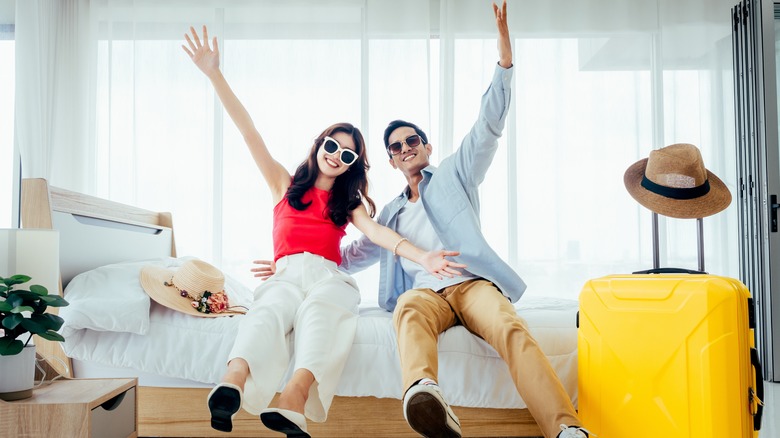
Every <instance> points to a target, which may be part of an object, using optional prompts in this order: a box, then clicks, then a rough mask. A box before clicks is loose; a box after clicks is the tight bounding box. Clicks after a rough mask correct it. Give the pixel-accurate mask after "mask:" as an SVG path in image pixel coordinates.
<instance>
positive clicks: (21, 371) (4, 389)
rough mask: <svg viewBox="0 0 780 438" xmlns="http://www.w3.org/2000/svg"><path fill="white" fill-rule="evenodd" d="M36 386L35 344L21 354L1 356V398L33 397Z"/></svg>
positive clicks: (7, 399) (25, 348) (19, 398)
mask: <svg viewBox="0 0 780 438" xmlns="http://www.w3.org/2000/svg"><path fill="white" fill-rule="evenodd" d="M34 386H35V345H28V346H26V347H24V348H23V349H22V351H21V352H20V353H19V354H14V355H11V356H0V399H1V400H5V401H11V400H21V399H24V398H29V397H32V393H33V387H34Z"/></svg>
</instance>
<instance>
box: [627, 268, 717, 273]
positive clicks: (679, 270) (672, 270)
mask: <svg viewBox="0 0 780 438" xmlns="http://www.w3.org/2000/svg"><path fill="white" fill-rule="evenodd" d="M632 274H706V272H704V271H696V270H694V269H684V268H653V269H646V270H644V271H636V272H632Z"/></svg>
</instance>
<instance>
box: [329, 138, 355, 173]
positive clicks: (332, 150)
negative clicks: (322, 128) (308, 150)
mask: <svg viewBox="0 0 780 438" xmlns="http://www.w3.org/2000/svg"><path fill="white" fill-rule="evenodd" d="M322 148H323V149H325V152H326V153H327V154H329V155H335V154H338V156H339V160H340V161H341V162H342V163H344V164H345V165H347V166H349V165H350V164H352V163H354V162H355V161H357V159H358V155H357V154H356V153H355V151H353V150H352V149H346V148H343V147H341V144H339V142H337V141H336V140H334V139H333V138H332V137H328V136H325V139H323V140H322Z"/></svg>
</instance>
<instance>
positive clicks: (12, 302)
mask: <svg viewBox="0 0 780 438" xmlns="http://www.w3.org/2000/svg"><path fill="white" fill-rule="evenodd" d="M5 302H6V303H8V305H9V306H11V307H18V306H21V305H22V304H23V303H24V298H22V297H20V296H18V295H11V296H10V297H8V298H6V300H5Z"/></svg>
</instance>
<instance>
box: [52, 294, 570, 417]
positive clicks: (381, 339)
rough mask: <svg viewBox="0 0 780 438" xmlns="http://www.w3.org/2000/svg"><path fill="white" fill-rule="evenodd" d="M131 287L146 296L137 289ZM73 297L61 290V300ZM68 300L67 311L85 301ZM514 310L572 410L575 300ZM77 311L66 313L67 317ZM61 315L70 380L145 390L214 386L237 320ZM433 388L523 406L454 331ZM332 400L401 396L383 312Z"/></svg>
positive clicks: (492, 356) (475, 400)
mask: <svg viewBox="0 0 780 438" xmlns="http://www.w3.org/2000/svg"><path fill="white" fill-rule="evenodd" d="M133 287H135V286H134V285H133ZM137 287H138V291H140V293H142V294H144V293H143V290H142V289H140V284H139V285H138V286H137ZM70 288H71V286H70V285H69V289H70ZM72 293H73V291H72V290H71V291H66V298H68V297H69V294H72ZM77 295H78V293H75V294H74V295H73V296H74V297H75V296H77ZM144 295H145V294H144ZM74 301H76V302H75V303H74V302H71V304H72V306H73V305H76V306H78V305H80V304H83V303H87V302H88V301H87V300H78V299H77V300H74ZM69 307H70V306H69ZM516 308H517V309H518V314H519V315H520V316H522V317H523V318H524V319H525V320H526V321H527V323H528V326H529V328H530V330H531V333H532V334H533V336H534V337H535V338H536V340H537V342H538V343H539V345H540V346H541V348H542V350H543V351H544V353H545V354H546V355H547V357H548V358H549V359H550V362H551V364H552V366H553V368H554V369H555V371H556V373H557V374H558V376H559V378H560V379H561V382H562V383H563V386H564V388H565V389H566V391H567V392H568V394H569V395H570V396H571V398H572V401H573V402H574V403H575V406H576V403H577V329H576V323H575V321H576V312H577V308H578V304H577V302H576V301H574V300H564V299H557V298H537V297H532V298H524V299H521V300H520V302H519V303H518V304H517V305H516ZM65 309H69V308H68V307H66V308H63V309H62V310H65ZM79 312H80V310H79V309H76V308H70V309H69V313H70V314H71V315H79ZM64 317H65V321H66V326H64V327H63V331H64V333H65V334H66V336H65V338H66V342H64V343H63V348H64V349H65V352H66V354H67V355H68V356H69V357H71V358H72V359H74V361H75V362H76V364H77V365H76V377H98V376H100V377H106V376H114V377H119V376H137V377H140V378H141V381H140V384H142V385H149V386H188V385H189V384H192V386H204V385H205V386H209V385H211V384H215V383H217V382H218V381H219V380H220V378H221V376H222V375H223V374H224V372H225V369H226V364H225V362H226V358H227V356H228V353H229V351H230V349H231V347H232V343H233V339H234V338H235V334H236V330H237V328H238V322H239V320H240V318H241V317H240V316H235V317H226V318H196V317H192V316H188V315H184V314H182V313H179V312H175V311H173V310H170V309H168V308H165V307H162V306H160V305H157V304H156V303H155V302H151V303H150V305H149V321H148V328H147V329H146V330H144V334H140V333H133V332H129V331H107V330H100V329H97V328H96V327H94V326H93V327H89V328H76V327H74V326H73V324H75V323H77V322H78V321H77V320H78V318H76V317H74V318H72V320H74V321H73V322H72V323H71V325H68V320H69V318H68V316H67V315H65V316H64ZM93 319H94V318H93ZM288 339H290V340H291V337H289V338H288ZM290 342H291V341H290ZM82 372H87V373H90V374H81V373H82ZM93 372H95V373H96V374H91V373H93ZM288 377H289V373H288ZM439 383H440V386H441V387H442V389H443V391H444V392H445V396H446V397H447V399H448V401H449V402H450V403H451V404H453V405H455V406H467V407H486V408H524V407H525V403H524V402H523V400H522V399H521V398H520V396H519V395H518V393H517V390H516V389H515V387H514V383H513V382H512V380H511V378H510V376H509V372H508V368H507V366H506V364H505V363H504V361H503V360H502V359H501V358H500V357H498V355H497V353H496V351H495V350H494V349H493V348H492V347H490V346H489V345H488V344H487V343H486V342H484V341H483V340H481V339H479V338H478V337H476V336H474V335H472V334H471V333H469V332H468V331H467V330H466V329H465V328H463V327H460V326H458V327H453V328H451V329H450V330H447V331H446V332H445V333H443V334H442V336H441V337H440V339H439ZM283 384H284V382H281V383H280V389H281V387H282V386H283ZM336 394H337V395H341V396H374V397H380V398H387V397H389V398H397V399H400V398H401V396H402V393H401V373H400V366H399V361H398V351H397V346H396V341H395V333H394V330H393V326H392V315H391V314H390V313H389V312H386V311H385V310H383V309H380V308H378V307H377V308H362V309H361V311H360V318H359V319H358V329H357V334H356V337H355V342H354V345H353V348H352V350H351V353H350V357H349V359H348V361H347V365H346V368H345V370H344V374H343V375H342V378H341V381H340V382H339V385H338V388H337V392H336Z"/></svg>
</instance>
